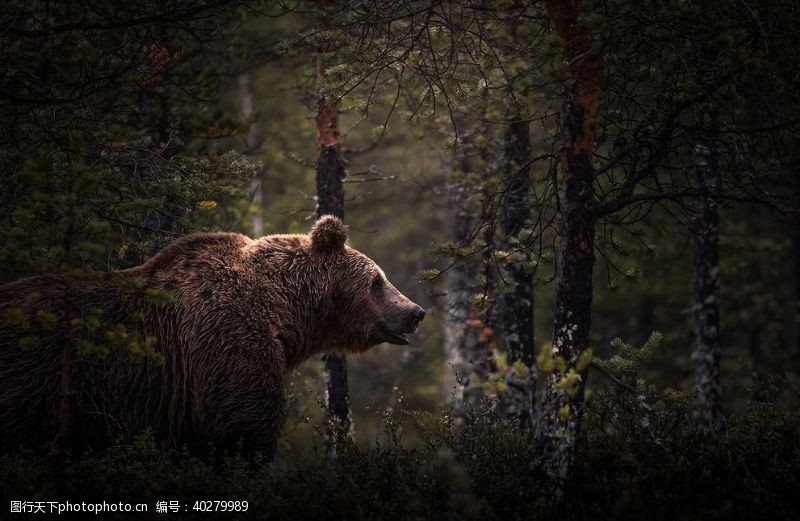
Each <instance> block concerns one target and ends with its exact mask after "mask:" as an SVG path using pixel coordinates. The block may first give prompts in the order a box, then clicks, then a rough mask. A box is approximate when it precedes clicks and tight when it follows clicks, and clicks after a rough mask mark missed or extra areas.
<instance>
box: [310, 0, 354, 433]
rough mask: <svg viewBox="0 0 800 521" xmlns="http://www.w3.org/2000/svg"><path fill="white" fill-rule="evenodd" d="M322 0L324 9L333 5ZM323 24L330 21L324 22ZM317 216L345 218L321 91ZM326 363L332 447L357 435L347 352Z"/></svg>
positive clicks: (334, 118)
mask: <svg viewBox="0 0 800 521" xmlns="http://www.w3.org/2000/svg"><path fill="white" fill-rule="evenodd" d="M327 4H328V2H320V9H322V10H324V9H326V8H329V7H330V6H328V5H327ZM322 25H323V26H325V25H326V23H325V21H324V17H323V21H322ZM321 55H322V52H321V53H320V54H319V55H318V56H317V80H318V82H320V81H321V80H322V78H323V77H324V76H325V67H324V66H323V63H322V56H321ZM316 123H317V150H318V155H317V216H322V215H335V216H336V217H338V218H340V219H342V220H343V219H344V185H343V180H344V176H345V170H344V161H343V159H342V152H341V137H340V135H339V107H338V105H337V104H336V103H330V102H328V100H327V99H326V98H325V96H324V94H323V93H322V92H320V95H319V100H318V103H317V116H316ZM322 359H323V361H324V362H325V369H324V372H325V373H324V380H325V410H326V414H327V416H328V419H329V420H332V421H333V422H335V423H336V424H337V425H336V426H335V429H334V431H335V432H329V439H328V442H329V446H330V447H332V448H335V447H336V442H337V434H336V433H347V435H348V436H351V437H352V435H353V420H352V416H351V414H350V396H349V392H348V386H347V359H346V357H345V355H344V354H336V353H331V354H327V355H324V356H323V357H322Z"/></svg>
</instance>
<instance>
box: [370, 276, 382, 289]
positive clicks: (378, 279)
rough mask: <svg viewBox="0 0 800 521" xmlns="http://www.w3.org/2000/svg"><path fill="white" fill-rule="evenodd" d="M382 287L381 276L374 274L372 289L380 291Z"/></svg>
mask: <svg viewBox="0 0 800 521" xmlns="http://www.w3.org/2000/svg"><path fill="white" fill-rule="evenodd" d="M382 288H383V277H381V276H380V275H376V276H375V278H374V279H372V291H380V290H381V289H382Z"/></svg>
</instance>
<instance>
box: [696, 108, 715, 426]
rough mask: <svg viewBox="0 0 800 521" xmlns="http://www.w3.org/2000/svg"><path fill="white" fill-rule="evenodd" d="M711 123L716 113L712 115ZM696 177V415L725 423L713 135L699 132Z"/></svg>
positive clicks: (710, 423)
mask: <svg viewBox="0 0 800 521" xmlns="http://www.w3.org/2000/svg"><path fill="white" fill-rule="evenodd" d="M709 117H710V119H711V128H715V127H716V116H715V115H714V114H710V115H709ZM694 152H695V182H696V183H697V188H698V189H699V191H700V194H701V196H700V201H699V205H700V208H699V211H698V214H697V215H696V216H695V217H694V218H693V219H692V221H691V223H690V228H691V232H692V235H693V238H692V249H693V254H694V255H693V256H694V260H693V264H694V274H693V280H692V308H691V309H692V318H693V326H694V347H693V350H692V373H693V376H694V385H695V389H696V398H697V410H696V411H695V418H696V419H697V421H698V422H699V423H700V424H701V425H703V426H704V427H709V428H712V429H715V430H716V429H719V428H720V427H721V426H722V383H721V381H720V375H719V361H720V354H721V347H720V342H719V252H718V242H719V210H718V208H717V201H716V195H717V193H718V191H719V169H718V163H717V151H716V147H715V144H714V142H713V138H712V136H711V135H710V134H709V133H707V132H701V134H700V135H699V136H698V138H697V142H696V143H695V150H694Z"/></svg>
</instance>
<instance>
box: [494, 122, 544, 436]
mask: <svg viewBox="0 0 800 521" xmlns="http://www.w3.org/2000/svg"><path fill="white" fill-rule="evenodd" d="M512 114H513V116H512V118H513V121H512V122H511V123H510V124H509V125H508V128H507V129H506V136H505V140H504V141H505V143H504V145H505V146H504V152H503V165H502V169H503V172H504V175H505V176H506V182H505V185H504V191H505V197H504V204H503V213H502V218H501V221H500V222H501V225H502V233H503V240H502V244H501V247H502V249H503V250H505V251H507V252H509V254H510V256H509V258H508V263H507V265H506V269H505V270H504V271H505V273H504V276H503V280H500V281H498V283H497V285H496V292H495V298H494V302H495V303H494V309H493V313H492V316H493V318H492V327H493V328H494V329H495V336H496V338H498V339H499V341H500V342H502V344H503V346H502V347H503V348H504V350H505V352H506V353H507V355H508V362H509V365H510V367H511V369H510V370H509V372H508V375H507V377H506V380H507V383H508V389H507V391H506V392H505V393H504V394H503V399H502V407H503V409H504V411H503V412H504V414H505V415H506V417H508V418H509V419H511V420H512V421H514V422H515V423H517V424H518V425H520V426H523V427H527V426H529V424H530V421H531V418H532V413H533V411H532V407H533V403H532V398H533V390H534V386H535V381H536V380H535V371H536V367H535V358H536V355H535V342H534V330H533V299H534V289H533V274H532V273H531V272H530V270H529V269H528V266H526V264H527V261H528V260H529V256H528V255H527V254H526V252H525V251H523V250H522V248H521V247H520V244H519V236H520V232H521V231H522V229H523V227H524V226H525V222H526V221H527V219H528V218H529V217H530V202H529V201H528V195H529V191H530V179H529V178H528V173H529V171H530V165H529V162H530V131H529V125H528V122H527V121H523V120H522V117H521V115H520V114H519V113H518V112H516V111H513V112H512ZM517 362H522V363H523V364H524V365H525V368H526V370H525V371H523V372H522V373H519V372H518V371H517V370H516V369H514V367H515V365H516V363H517Z"/></svg>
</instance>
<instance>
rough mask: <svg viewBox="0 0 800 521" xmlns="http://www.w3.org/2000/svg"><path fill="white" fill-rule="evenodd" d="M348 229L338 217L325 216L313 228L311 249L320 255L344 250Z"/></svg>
mask: <svg viewBox="0 0 800 521" xmlns="http://www.w3.org/2000/svg"><path fill="white" fill-rule="evenodd" d="M346 242H347V228H346V227H345V225H344V223H343V222H342V221H341V219H339V218H338V217H335V216H333V215H323V216H322V217H320V218H319V219H318V220H317V222H315V223H314V226H312V227H311V248H312V249H313V250H314V251H316V252H319V253H333V252H335V251H338V250H341V249H344V244H345V243H346Z"/></svg>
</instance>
